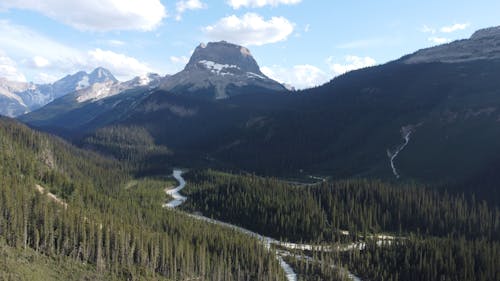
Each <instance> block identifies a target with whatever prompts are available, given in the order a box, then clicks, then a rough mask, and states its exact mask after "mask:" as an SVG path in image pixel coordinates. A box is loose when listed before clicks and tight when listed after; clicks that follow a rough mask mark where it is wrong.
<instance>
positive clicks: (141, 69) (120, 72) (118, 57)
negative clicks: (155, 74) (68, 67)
mask: <svg viewBox="0 0 500 281" xmlns="http://www.w3.org/2000/svg"><path fill="white" fill-rule="evenodd" d="M87 66H88V67H90V68H96V67H98V66H102V67H104V68H107V69H109V70H110V71H111V73H113V75H115V76H116V77H117V78H118V79H120V78H122V79H123V80H124V79H128V78H132V77H133V76H139V75H143V74H146V73H149V72H152V69H151V68H150V67H149V66H147V65H146V64H144V63H142V62H140V61H138V60H137V59H135V58H133V57H129V56H126V55H124V54H118V53H115V52H112V51H105V50H101V49H95V50H92V51H89V52H88V62H87Z"/></svg>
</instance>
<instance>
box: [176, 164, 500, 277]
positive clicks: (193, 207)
mask: <svg viewBox="0 0 500 281" xmlns="http://www.w3.org/2000/svg"><path fill="white" fill-rule="evenodd" d="M188 179H189V181H190V183H191V184H190V185H189V186H188V188H187V189H186V195H187V196H188V197H189V200H188V201H187V202H186V204H187V205H186V206H185V208H186V209H187V210H190V211H196V212H201V213H203V214H204V215H205V216H208V217H213V218H216V219H220V220H224V221H229V222H231V223H234V224H238V225H241V226H243V227H246V228H248V229H251V230H253V231H256V232H259V233H263V234H265V235H269V236H271V237H274V238H278V239H286V240H289V241H294V242H302V241H304V242H310V243H311V242H312V243H315V244H326V245H329V244H331V245H332V247H335V246H336V245H338V244H336V243H339V242H340V243H348V242H349V241H352V242H355V243H360V242H359V239H361V241H364V242H363V243H366V246H363V247H354V248H353V249H352V250H351V251H344V252H342V251H341V252H337V251H334V252H331V253H328V254H325V253H318V254H317V255H315V259H314V260H315V261H311V262H307V263H306V265H304V266H305V268H303V269H300V268H302V265H301V262H300V259H298V260H297V259H293V258H291V259H290V262H291V263H292V264H294V265H295V266H296V268H299V270H300V271H301V272H302V271H305V272H308V276H310V274H319V275H320V276H323V278H325V274H326V275H328V274H331V273H329V270H330V271H331V269H329V268H328V267H325V266H319V267H318V268H316V269H314V264H317V265H320V264H322V263H324V264H332V261H333V263H334V264H340V263H343V264H346V265H347V267H348V268H349V269H350V270H351V271H353V272H355V273H356V274H357V275H358V276H361V277H363V279H364V278H366V279H368V280H498V278H499V277H500V267H499V265H500V252H499V251H498V249H499V247H500V210H499V209H498V207H497V206H492V205H490V204H488V203H486V202H485V201H478V200H476V199H474V198H473V197H466V196H464V195H457V194H449V193H447V192H446V191H436V190H433V189H428V188H426V187H424V186H420V185H417V184H413V185H410V184H408V185H406V186H400V185H393V184H390V183H384V182H383V181H374V180H361V179H354V180H348V181H337V182H330V183H329V182H321V183H318V184H313V185H297V184H290V183H286V182H283V181H280V180H277V179H269V178H261V177H257V176H253V175H231V174H225V173H220V172H215V171H193V172H191V173H190V174H189V175H188ZM347 233H348V234H347ZM379 235H385V236H390V237H396V238H391V239H389V242H387V241H386V242H384V244H382V246H380V244H378V242H376V241H373V240H372V239H370V237H377V236H379ZM358 245H360V244H358ZM302 263H303V262H302ZM422 276H426V277H425V278H423V279H422Z"/></svg>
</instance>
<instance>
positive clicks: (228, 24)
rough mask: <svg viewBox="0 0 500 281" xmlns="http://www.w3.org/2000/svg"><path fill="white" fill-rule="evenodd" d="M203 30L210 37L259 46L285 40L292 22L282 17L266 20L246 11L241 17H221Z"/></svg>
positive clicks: (290, 29)
mask: <svg viewBox="0 0 500 281" xmlns="http://www.w3.org/2000/svg"><path fill="white" fill-rule="evenodd" d="M203 30H204V32H205V33H206V34H207V36H208V37H209V38H210V39H214V40H226V41H229V42H232V43H237V44H240V45H245V46H250V45H257V46H261V45H265V44H269V43H276V42H279V41H284V40H286V39H287V38H288V36H289V35H290V34H292V32H293V30H294V24H293V23H291V22H289V21H288V20H287V19H286V18H283V17H272V18H271V19H269V20H267V21H266V20H265V19H264V18H263V17H261V16H260V15H258V14H255V13H247V14H245V15H243V17H241V18H239V17H237V16H235V15H232V16H228V17H225V18H222V19H220V20H219V21H218V22H217V23H215V24H214V25H210V26H207V27H204V28H203Z"/></svg>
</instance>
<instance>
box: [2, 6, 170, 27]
mask: <svg viewBox="0 0 500 281" xmlns="http://www.w3.org/2000/svg"><path fill="white" fill-rule="evenodd" d="M13 8H17V9H26V10H33V11H37V12H39V13H42V14H44V15H45V16H47V17H50V18H52V19H55V20H57V21H60V22H63V23H65V24H68V25H70V26H73V27H75V28H77V29H79V30H91V31H110V30H143V31H149V30H153V29H154V28H156V27H157V26H158V25H159V24H160V23H161V21H162V20H163V18H165V17H166V16H167V11H166V9H165V7H164V6H163V5H162V3H161V2H160V0H141V1H137V0H85V1H68V0H3V1H2V2H1V3H0V9H13Z"/></svg>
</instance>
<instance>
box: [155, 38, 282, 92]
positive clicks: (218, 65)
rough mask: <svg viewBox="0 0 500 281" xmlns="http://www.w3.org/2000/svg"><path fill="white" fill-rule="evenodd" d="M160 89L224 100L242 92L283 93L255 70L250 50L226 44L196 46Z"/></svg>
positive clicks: (272, 82)
mask: <svg viewBox="0 0 500 281" xmlns="http://www.w3.org/2000/svg"><path fill="white" fill-rule="evenodd" d="M160 87H161V88H162V89H164V90H168V91H172V92H175V93H182V94H192V93H198V95H199V96H203V97H205V98H206V97H210V98H215V99H225V98H229V97H230V96H233V95H238V94H241V93H243V92H244V91H249V89H252V90H253V91H262V90H264V91H286V88H285V87H284V86H283V85H281V84H280V83H278V82H276V81H274V80H272V79H269V78H268V77H267V76H266V75H264V74H263V73H262V72H261V71H260V68H259V65H258V64H257V62H256V61H255V59H254V58H253V56H252V54H251V53H250V51H249V50H248V49H247V48H245V47H242V46H239V45H236V44H231V43H228V42H226V41H220V42H210V43H208V44H203V43H202V44H200V45H199V46H198V47H196V49H195V50H194V52H193V55H192V56H191V58H190V60H189V62H188V64H187V65H186V67H185V68H184V70H182V71H181V72H179V73H177V74H175V75H172V76H170V77H167V78H165V79H164V81H163V82H162V84H161V86H160Z"/></svg>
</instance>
